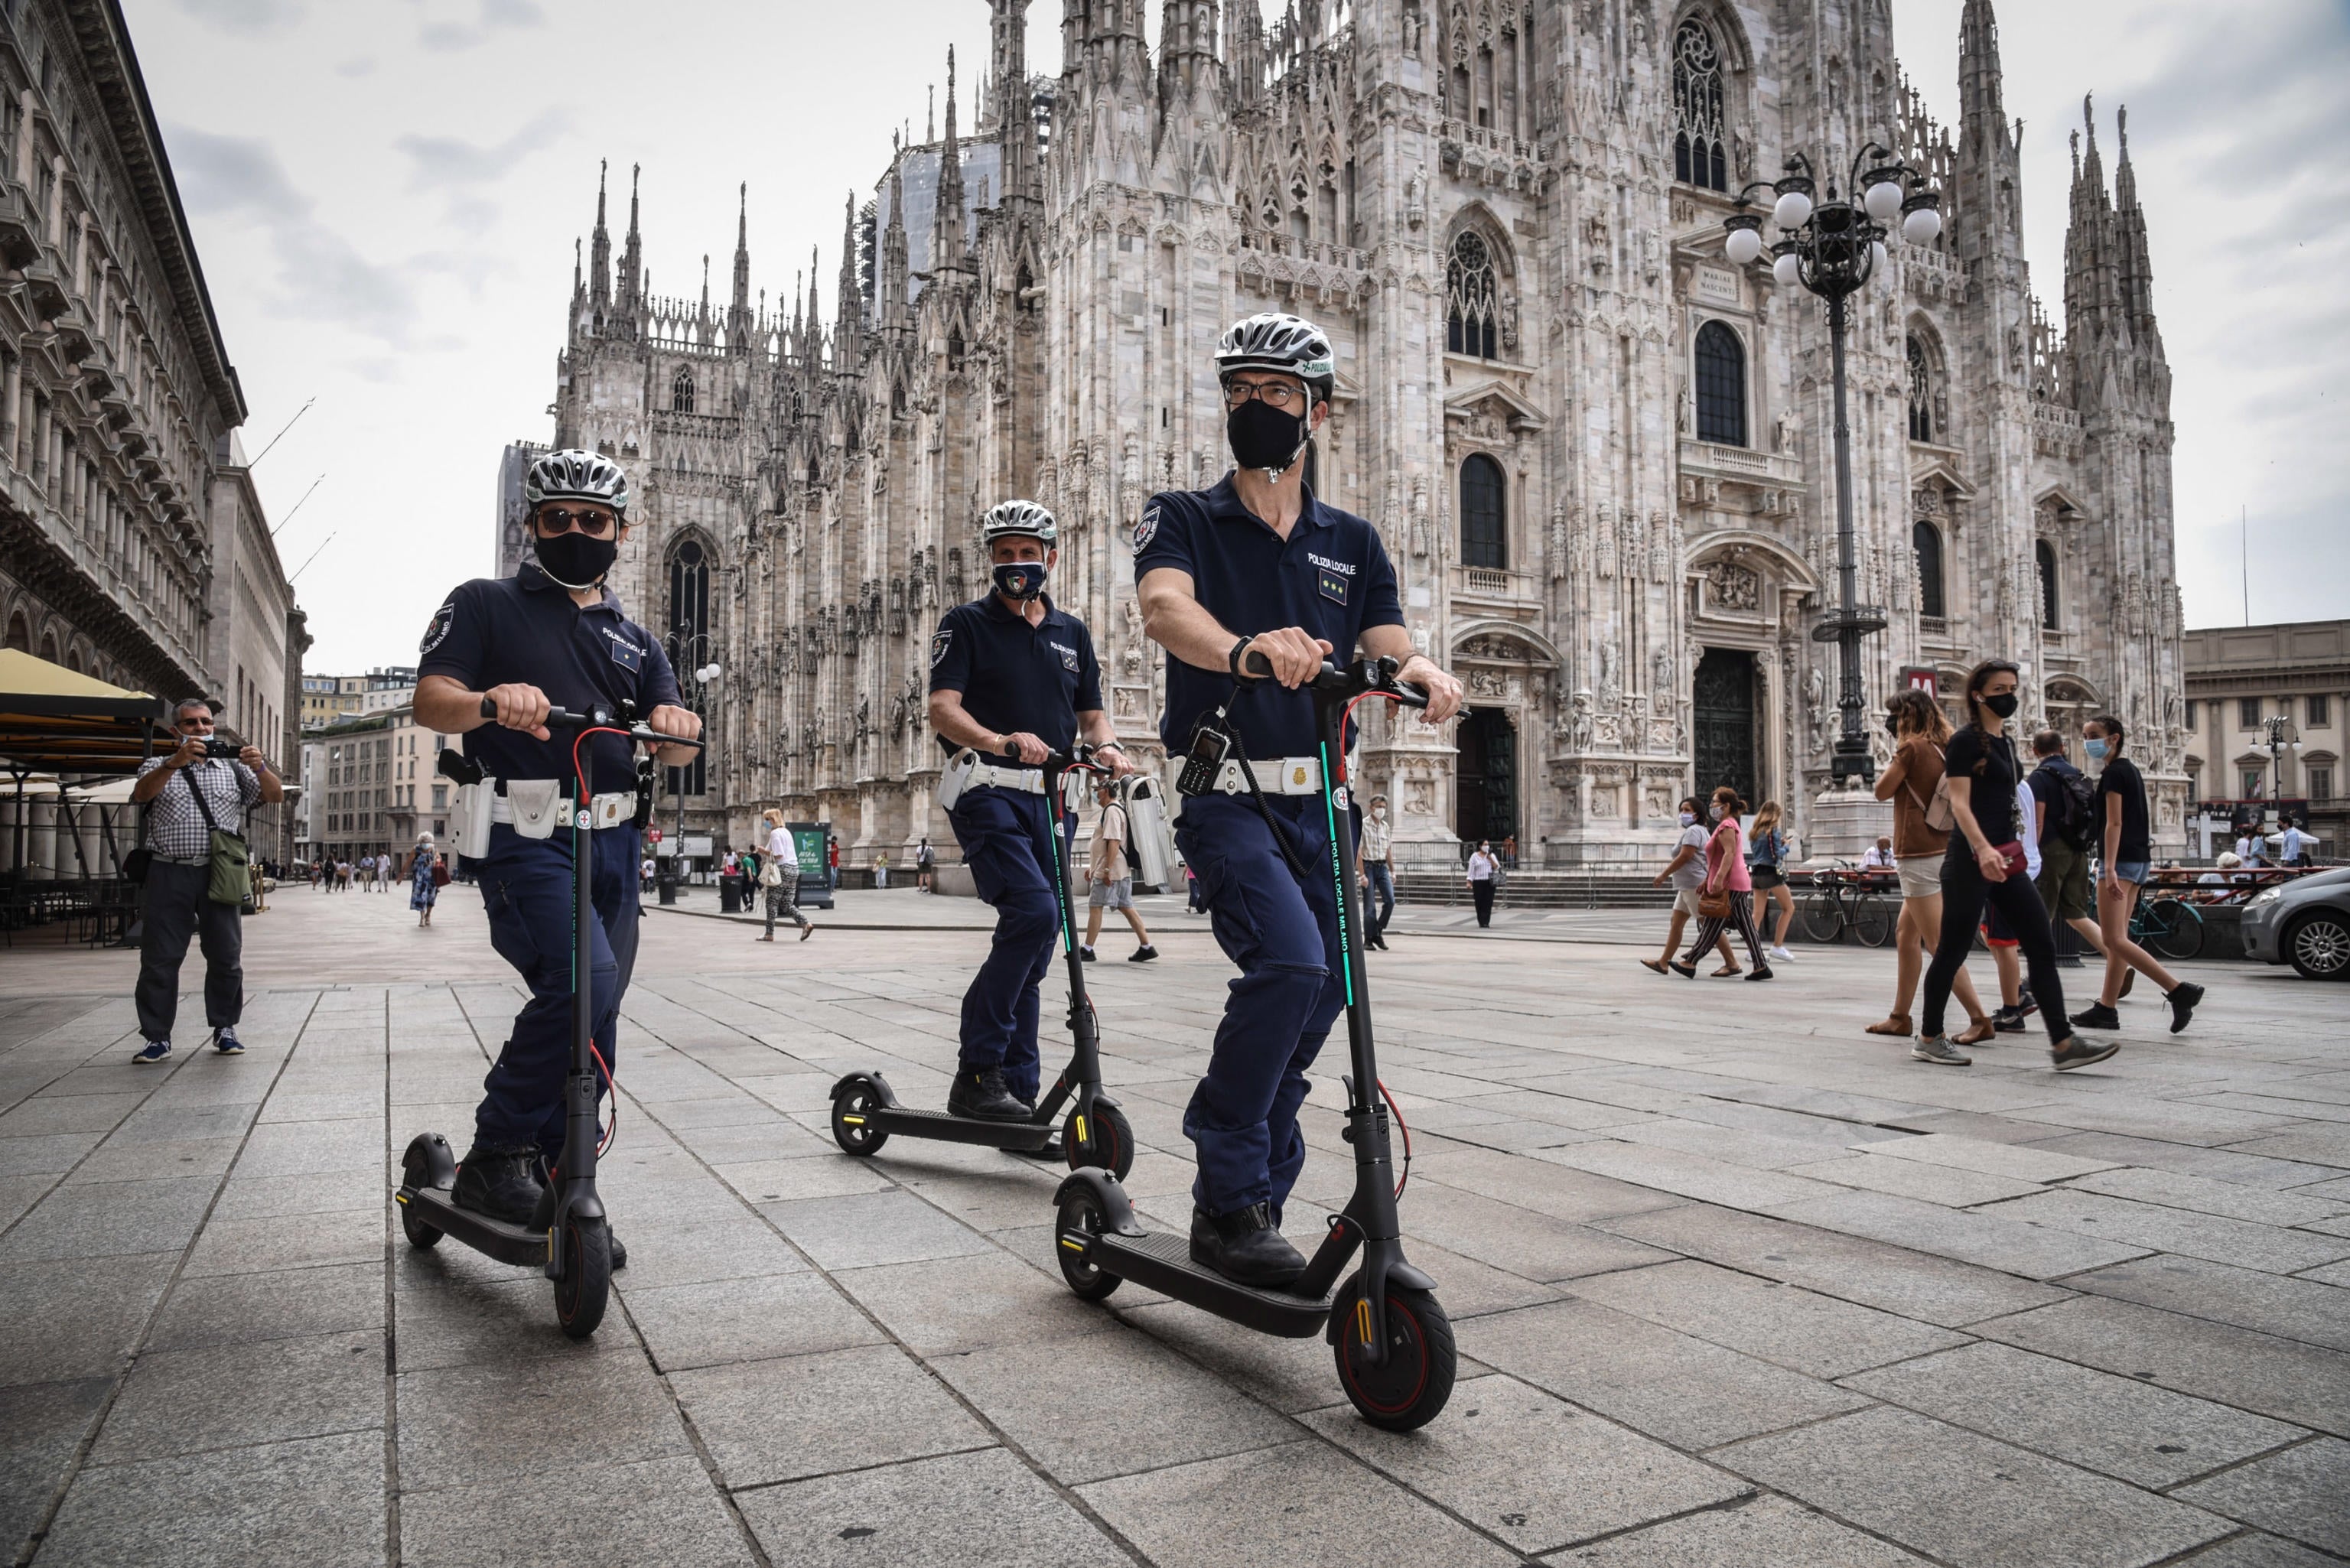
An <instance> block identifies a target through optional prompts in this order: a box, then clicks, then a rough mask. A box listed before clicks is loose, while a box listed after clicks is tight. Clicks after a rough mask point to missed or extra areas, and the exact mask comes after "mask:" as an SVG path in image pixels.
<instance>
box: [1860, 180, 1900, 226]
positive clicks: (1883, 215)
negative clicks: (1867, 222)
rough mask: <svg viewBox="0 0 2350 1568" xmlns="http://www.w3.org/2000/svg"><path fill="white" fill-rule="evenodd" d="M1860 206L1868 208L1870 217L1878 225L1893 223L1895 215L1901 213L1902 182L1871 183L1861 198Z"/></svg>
mask: <svg viewBox="0 0 2350 1568" xmlns="http://www.w3.org/2000/svg"><path fill="white" fill-rule="evenodd" d="M1860 204H1861V205H1862V206H1863V207H1865V208H1866V209H1867V210H1868V215H1869V216H1870V217H1872V218H1874V219H1876V220H1877V222H1878V223H1891V222H1892V221H1893V218H1894V215H1895V214H1896V213H1899V212H1900V211H1901V182H1900V181H1898V180H1876V181H1872V182H1870V183H1869V187H1868V189H1867V191H1866V192H1864V193H1863V194H1862V196H1861V198H1860Z"/></svg>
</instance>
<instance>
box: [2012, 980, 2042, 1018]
mask: <svg viewBox="0 0 2350 1568" xmlns="http://www.w3.org/2000/svg"><path fill="white" fill-rule="evenodd" d="M2039 1011H2040V999H2039V998H2038V997H2036V996H2034V995H2033V994H2032V987H2031V986H2029V985H2019V986H2017V987H2016V988H2015V1015H2016V1016H2017V1017H2018V1018H2029V1017H2031V1016H2032V1015H2033V1013H2035V1012H2039Z"/></svg>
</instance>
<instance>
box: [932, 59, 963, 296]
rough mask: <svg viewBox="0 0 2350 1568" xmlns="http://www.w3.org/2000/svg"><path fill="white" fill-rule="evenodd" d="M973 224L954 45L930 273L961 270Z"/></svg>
mask: <svg viewBox="0 0 2350 1568" xmlns="http://www.w3.org/2000/svg"><path fill="white" fill-rule="evenodd" d="M968 223H970V217H969V215H968V214H967V213H965V212H964V210H963V196H962V147H961V146H960V144H959V143H958V142H957V140H956V138H955V58H954V46H953V45H952V44H949V45H948V46H947V139H946V141H945V143H944V144H943V145H942V146H941V148H940V150H939V199H938V205H937V206H936V207H934V208H932V209H931V271H932V272H940V271H943V270H944V269H946V268H949V267H960V266H962V260H963V232H964V229H965V227H966V226H967V225H968Z"/></svg>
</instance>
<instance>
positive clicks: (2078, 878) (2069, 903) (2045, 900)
mask: <svg viewBox="0 0 2350 1568" xmlns="http://www.w3.org/2000/svg"><path fill="white" fill-rule="evenodd" d="M2033 887H2035V888H2038V889H2039V892H2040V902H2041V904H2042V905H2043V907H2045V908H2046V909H2047V910H2048V918H2049V919H2051V920H2052V921H2054V920H2085V919H2088V918H2089V857H2088V856H2087V855H2086V854H2085V853H2084V852H2083V851H2081V850H2078V849H2075V848H2074V847H2073V846H2071V845H2069V844H2066V843H2064V842H2063V841H2062V840H2061V839H2058V838H2056V837H2055V836H2054V835H2052V836H2049V837H2048V838H2047V839H2044V840H2043V841H2042V843H2041V846H2040V879H2039V880H2038V881H2037V882H2035V883H2033Z"/></svg>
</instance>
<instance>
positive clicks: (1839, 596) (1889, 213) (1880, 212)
mask: <svg viewBox="0 0 2350 1568" xmlns="http://www.w3.org/2000/svg"><path fill="white" fill-rule="evenodd" d="M1864 162H1866V163H1867V164H1868V167H1867V169H1866V170H1865V171H1864V170H1863V169H1862V167H1861V165H1862V164H1863V163H1864ZM1785 168H1786V172H1785V173H1784V174H1783V175H1782V176H1781V177H1780V178H1779V179H1778V180H1776V181H1773V182H1763V181H1759V180H1758V181H1756V182H1754V183H1752V184H1751V185H1749V186H1747V187H1746V188H1745V189H1744V190H1742V191H1741V192H1739V193H1738V209H1739V210H1738V211H1736V212H1734V213H1731V215H1730V216H1729V217H1727V218H1725V219H1723V220H1722V227H1723V228H1724V229H1726V230H1728V231H1729V238H1728V239H1727V240H1726V241H1725V242H1724V243H1723V245H1722V250H1723V254H1726V255H1728V256H1729V258H1730V259H1731V261H1732V262H1734V263H1736V264H1737V265H1741V266H1744V265H1748V264H1750V263H1752V262H1753V261H1755V260H1757V259H1758V258H1759V257H1761V255H1762V254H1763V215H1762V214H1761V213H1754V212H1751V211H1749V210H1748V208H1749V206H1750V204H1751V198H1752V194H1753V192H1756V191H1760V190H1766V189H1767V190H1769V191H1771V192H1773V193H1774V194H1775V195H1776V197H1777V200H1776V201H1775V202H1773V205H1772V208H1771V221H1772V222H1773V223H1775V224H1777V225H1778V229H1779V234H1780V238H1779V241H1778V243H1777V244H1773V246H1771V251H1772V254H1773V255H1774V256H1775V257H1776V258H1777V259H1776V260H1774V261H1773V263H1772V264H1771V275H1772V276H1773V277H1774V278H1776V279H1777V280H1778V281H1779V283H1780V284H1781V285H1782V286H1793V285H1795V284H1801V285H1802V286H1804V287H1805V288H1808V289H1810V290H1811V291H1812V292H1813V293H1814V294H1816V295H1818V296H1820V297H1821V298H1822V299H1825V300H1826V301H1827V303H1828V354H1829V368H1830V370H1831V373H1832V376H1833V379H1834V380H1835V469H1836V607H1835V609H1834V610H1833V611H1831V612H1830V613H1829V614H1827V615H1826V616H1825V617H1823V618H1821V619H1820V621H1819V623H1818V624H1817V625H1815V626H1814V627H1813V628H1812V640H1813V641H1814V642H1833V643H1835V645H1836V662H1837V678H1836V706H1837V707H1838V708H1839V709H1841V710H1842V711H1843V713H1844V725H1843V729H1842V731H1841V732H1839V733H1838V734H1837V736H1836V743H1835V758H1834V763H1833V767H1834V784H1833V785H1832V787H1835V788H1843V787H1845V786H1846V784H1847V782H1848V781H1849V782H1852V783H1854V784H1866V783H1867V782H1868V781H1869V780H1870V779H1872V778H1873V777H1875V776H1876V772H1877V767H1876V763H1875V760H1874V759H1873V758H1871V756H1870V755H1869V751H1868V742H1867V740H1866V738H1865V737H1864V736H1863V735H1862V733H1861V727H1860V714H1861V710H1862V708H1863V707H1865V706H1866V702H1865V701H1864V699H1863V698H1862V696H1861V690H1860V639H1862V638H1864V637H1866V636H1867V635H1868V634H1869V633H1871V632H1877V631H1883V630H1884V629H1885V627H1886V615H1885V610H1884V607H1882V606H1877V605H1858V604H1856V603H1854V599H1855V597H1856V594H1857V591H1858V578H1859V573H1858V568H1857V566H1856V559H1855V550H1854V543H1853V522H1852V431H1851V425H1850V423H1849V421H1847V420H1846V414H1845V369H1844V333H1845V301H1846V299H1847V298H1849V297H1850V296H1853V295H1854V294H1856V293H1858V292H1859V291H1860V288H1861V286H1862V285H1864V284H1866V283H1867V281H1868V280H1869V277H1870V275H1872V274H1874V273H1875V272H1876V270H1877V267H1878V266H1879V265H1882V264H1883V263H1884V261H1885V236H1886V234H1887V228H1886V225H1887V224H1888V223H1892V222H1893V220H1894V219H1895V218H1896V217H1898V218H1899V219H1900V220H1901V237H1902V238H1903V239H1905V240H1908V242H1909V243H1910V244H1921V245H1922V244H1931V243H1932V241H1933V239H1934V237H1935V236H1936V235H1938V234H1940V233H1941V232H1942V213H1941V202H1942V197H1941V192H1939V191H1935V190H1932V189H1929V187H1928V186H1927V183H1926V177H1925V175H1924V174H1922V173H1920V172H1919V171H1917V170H1915V169H1912V168H1910V167H1909V166H1908V164H1906V163H1903V162H1901V161H1898V159H1896V158H1895V157H1894V155H1893V153H1892V152H1891V151H1889V150H1887V149H1886V148H1884V147H1880V146H1878V145H1877V143H1876V142H1874V141H1872V142H1869V143H1868V144H1867V145H1866V146H1865V147H1863V148H1862V149H1861V150H1860V152H1859V155H1858V156H1856V158H1854V160H1853V163H1852V174H1851V178H1850V179H1849V181H1848V182H1847V184H1848V186H1849V187H1850V188H1851V189H1852V190H1855V191H1856V192H1859V200H1858V201H1857V202H1856V201H1853V200H1851V199H1850V198H1848V197H1840V196H1838V195H1837V194H1836V188H1835V182H1834V181H1830V182H1828V187H1827V192H1826V199H1825V201H1822V202H1817V203H1816V204H1815V203H1814V202H1813V200H1812V194H1813V192H1814V189H1815V184H1814V180H1813V177H1812V165H1811V161H1810V160H1809V159H1807V158H1805V157H1804V155H1803V154H1802V153H1800V152H1798V153H1796V154H1795V155H1794V157H1792V158H1790V159H1788V160H1787V161H1786V165H1785ZM1905 187H1906V191H1905Z"/></svg>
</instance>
